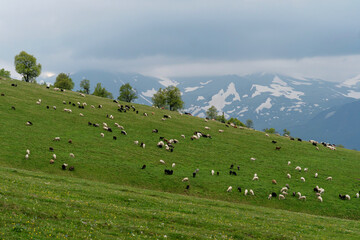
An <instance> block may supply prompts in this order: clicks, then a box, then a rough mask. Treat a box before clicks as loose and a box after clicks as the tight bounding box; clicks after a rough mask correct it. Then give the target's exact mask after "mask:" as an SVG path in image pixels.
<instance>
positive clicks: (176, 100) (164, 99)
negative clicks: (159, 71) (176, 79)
mask: <svg viewBox="0 0 360 240" xmlns="http://www.w3.org/2000/svg"><path fill="white" fill-rule="evenodd" d="M152 101H153V105H154V106H156V107H164V108H167V109H169V110H170V111H176V110H178V109H182V108H183V106H184V102H183V101H182V100H181V92H180V90H179V88H177V87H175V86H169V87H167V88H165V89H162V88H160V89H159V90H158V91H157V93H155V94H154V96H153V97H152Z"/></svg>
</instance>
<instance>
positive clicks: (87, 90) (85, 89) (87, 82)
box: [80, 79, 90, 94]
mask: <svg viewBox="0 0 360 240" xmlns="http://www.w3.org/2000/svg"><path fill="white" fill-rule="evenodd" d="M80 87H81V88H82V90H80V92H82V93H86V94H89V93H90V80H87V79H83V80H82V81H81V82H80Z"/></svg>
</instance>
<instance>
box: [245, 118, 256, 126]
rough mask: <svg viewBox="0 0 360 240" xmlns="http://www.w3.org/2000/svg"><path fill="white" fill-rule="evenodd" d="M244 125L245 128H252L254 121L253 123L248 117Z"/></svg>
mask: <svg viewBox="0 0 360 240" xmlns="http://www.w3.org/2000/svg"><path fill="white" fill-rule="evenodd" d="M245 126H246V127H247V128H253V127H254V123H253V121H252V120H251V119H248V120H246V124H245Z"/></svg>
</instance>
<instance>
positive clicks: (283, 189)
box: [280, 187, 288, 192]
mask: <svg viewBox="0 0 360 240" xmlns="http://www.w3.org/2000/svg"><path fill="white" fill-rule="evenodd" d="M287 190H288V188H287V187H283V188H282V189H281V190H280V192H287Z"/></svg>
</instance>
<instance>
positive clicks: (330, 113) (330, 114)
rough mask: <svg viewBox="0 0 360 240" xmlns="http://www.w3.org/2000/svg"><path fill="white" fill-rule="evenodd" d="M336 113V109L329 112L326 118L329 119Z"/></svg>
mask: <svg viewBox="0 0 360 240" xmlns="http://www.w3.org/2000/svg"><path fill="white" fill-rule="evenodd" d="M335 113H336V111H332V112H329V113H328V114H326V116H325V119H328V118H329V117H331V116H332V115H334V114H335Z"/></svg>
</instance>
